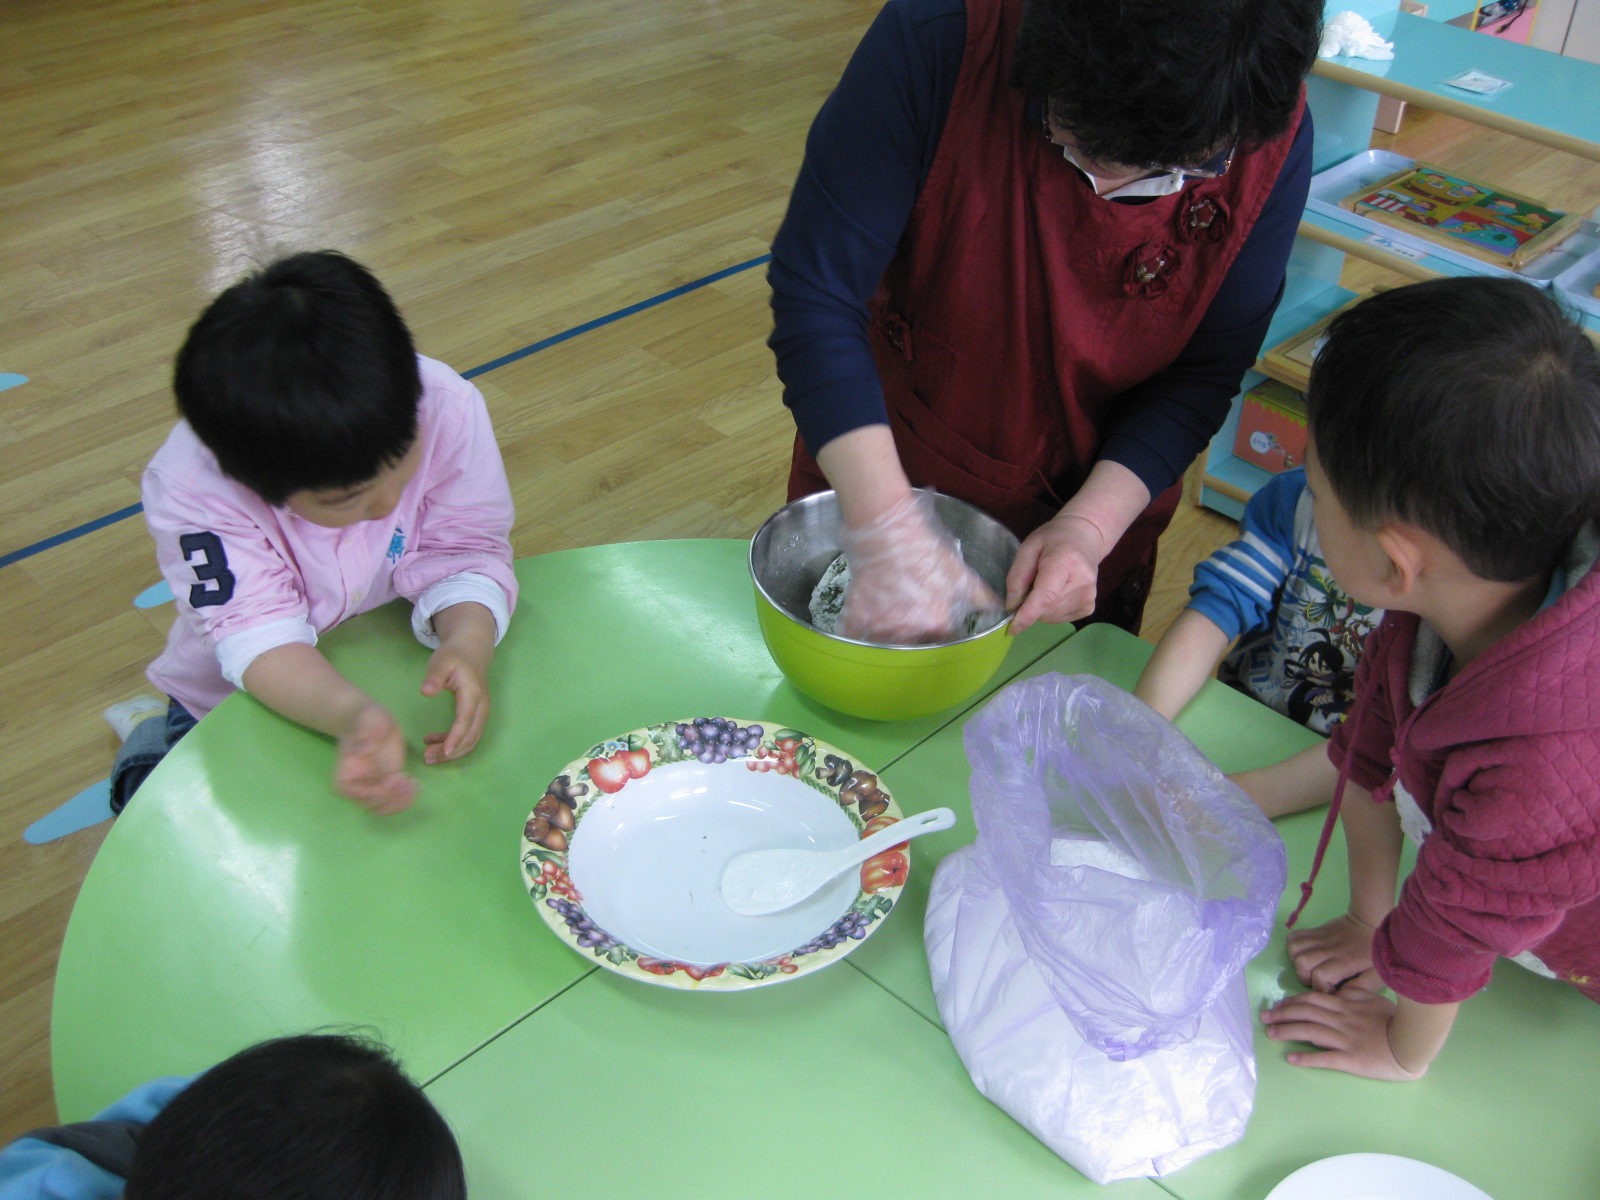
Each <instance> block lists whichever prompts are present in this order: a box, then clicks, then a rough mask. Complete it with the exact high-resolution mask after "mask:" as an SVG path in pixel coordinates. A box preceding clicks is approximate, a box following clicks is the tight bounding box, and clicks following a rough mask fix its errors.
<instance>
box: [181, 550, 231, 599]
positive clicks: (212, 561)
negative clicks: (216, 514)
mask: <svg viewBox="0 0 1600 1200" xmlns="http://www.w3.org/2000/svg"><path fill="white" fill-rule="evenodd" d="M178 548H179V549H180V550H182V551H183V558H184V561H185V562H187V563H188V564H189V565H190V566H191V567H193V568H194V577H195V578H196V579H198V580H199V581H200V582H199V583H196V584H193V585H192V586H191V587H190V588H189V604H190V606H191V607H194V608H207V607H210V606H211V605H214V604H226V603H227V602H228V601H229V600H232V599H233V572H232V571H230V570H228V555H227V552H226V551H224V550H223V548H222V539H221V538H219V537H218V536H217V535H216V534H214V533H209V532H208V533H186V534H184V535H183V536H182V537H180V538H179V539H178ZM196 554H198V555H200V561H199V562H195V561H194V556H195V555H196ZM213 585H215V586H213Z"/></svg>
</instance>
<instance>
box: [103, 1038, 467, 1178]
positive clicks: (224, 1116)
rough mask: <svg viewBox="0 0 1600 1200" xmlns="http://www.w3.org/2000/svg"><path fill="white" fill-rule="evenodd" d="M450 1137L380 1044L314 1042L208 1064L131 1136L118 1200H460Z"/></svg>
mask: <svg viewBox="0 0 1600 1200" xmlns="http://www.w3.org/2000/svg"><path fill="white" fill-rule="evenodd" d="M466 1194H467V1185H466V1175H465V1171H464V1169H463V1167H462V1163H461V1152H460V1150H459V1148H458V1147H457V1146H456V1140H455V1137H454V1135H453V1134H452V1133H451V1132H450V1127H449V1126H448V1125H447V1124H445V1120H444V1118H443V1117H442V1116H440V1115H439V1112H438V1110H437V1109H435V1108H434V1107H433V1105H432V1103H431V1102H429V1100H428V1098H427V1097H426V1096H424V1095H423V1093H422V1089H421V1088H419V1087H418V1086H417V1085H416V1084H414V1083H413V1082H411V1080H410V1079H408V1078H407V1077H406V1076H405V1074H404V1072H402V1071H401V1070H400V1067H399V1066H398V1065H397V1064H396V1063H395V1061H394V1059H393V1057H392V1056H391V1055H390V1054H389V1052H388V1051H387V1050H386V1049H385V1048H384V1047H383V1046H382V1045H380V1044H378V1043H376V1042H371V1041H368V1040H365V1039H363V1038H359V1037H355V1036H352V1035H349V1034H327V1033H314V1034H302V1035H299V1036H297V1037H286V1038H279V1039H277V1040H274V1041H269V1042H261V1043H259V1044H257V1045H254V1046H251V1047H250V1048H249V1049H247V1050H242V1051H240V1052H239V1053H238V1054H235V1055H234V1056H233V1057H232V1058H230V1059H228V1060H227V1061H225V1062H222V1063H219V1064H218V1065H217V1066H215V1067H212V1068H211V1070H209V1071H207V1072H206V1073H205V1074H203V1075H201V1076H200V1077H199V1078H198V1079H196V1080H195V1081H194V1082H193V1083H191V1084H190V1085H189V1086H188V1087H186V1088H184V1090H183V1091H181V1092H179V1093H178V1094H177V1095H176V1096H174V1097H173V1098H172V1101H171V1102H170V1103H169V1104H168V1105H167V1106H166V1108H164V1109H162V1110H161V1112H159V1113H157V1114H156V1116H155V1118H154V1119H153V1120H152V1121H151V1122H150V1124H149V1125H147V1126H146V1127H145V1129H144V1131H143V1132H142V1133H141V1134H140V1135H139V1139H138V1143H137V1146H136V1149H135V1150H134V1158H133V1168H132V1170H131V1171H130V1173H129V1176H128V1186H127V1190H126V1192H125V1193H124V1200H285V1198H290V1197H292V1198H293V1200H324V1198H325V1200H465V1197H466Z"/></svg>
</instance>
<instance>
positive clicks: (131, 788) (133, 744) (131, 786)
mask: <svg viewBox="0 0 1600 1200" xmlns="http://www.w3.org/2000/svg"><path fill="white" fill-rule="evenodd" d="M196 724H198V722H197V721H196V719H195V717H194V716H193V715H192V714H191V713H190V712H189V710H188V709H187V708H185V707H184V706H183V705H181V704H179V703H178V702H177V701H176V700H168V701H167V715H166V717H165V719H162V718H160V717H146V718H145V719H144V720H143V721H140V722H139V723H138V724H137V725H135V726H134V727H133V732H132V733H130V734H129V735H128V740H127V741H125V742H123V743H122V749H120V750H118V751H117V761H116V762H115V763H113V764H112V766H111V811H112V812H114V813H120V812H121V811H122V810H123V808H125V807H126V806H127V803H128V800H129V799H130V798H131V797H132V796H133V793H134V792H136V791H138V790H139V785H140V784H141V783H143V782H144V781H145V776H147V775H149V774H150V772H151V771H154V770H155V769H156V764H157V763H158V762H160V761H161V760H162V759H163V758H165V757H166V756H167V751H168V750H171V749H172V748H173V747H174V746H176V745H177V744H178V739H179V738H181V737H182V736H183V735H184V734H186V733H188V732H189V730H191V729H193V728H194V727H195V725H196Z"/></svg>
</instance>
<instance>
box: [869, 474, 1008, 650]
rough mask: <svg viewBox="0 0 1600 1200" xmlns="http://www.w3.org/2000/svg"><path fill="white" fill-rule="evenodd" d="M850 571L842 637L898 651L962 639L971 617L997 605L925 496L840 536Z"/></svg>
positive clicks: (909, 497)
mask: <svg viewBox="0 0 1600 1200" xmlns="http://www.w3.org/2000/svg"><path fill="white" fill-rule="evenodd" d="M842 541H843V545H844V552H845V558H846V560H847V561H848V562H849V564H850V586H849V588H848V589H847V590H846V591H845V595H844V611H843V612H842V613H841V614H840V621H839V632H840V633H842V634H844V636H845V637H851V638H859V639H860V640H862V641H870V642H887V643H894V644H900V645H907V644H916V643H921V642H944V641H949V640H950V639H951V638H953V637H959V636H961V632H962V626H963V624H964V622H965V621H966V618H967V616H968V615H969V614H971V613H973V612H977V611H981V610H983V609H993V610H995V611H996V612H998V611H999V608H1000V598H999V597H998V596H996V595H995V594H994V592H993V591H991V590H990V588H989V586H988V585H987V584H985V583H984V582H983V580H982V579H980V578H978V575H977V573H976V572H975V571H973V569H972V568H971V567H969V566H967V564H966V563H965V562H964V561H963V560H962V558H961V551H960V547H959V546H958V545H957V544H956V540H955V538H954V537H952V536H951V534H950V531H949V530H947V529H945V528H944V526H943V525H941V524H940V523H939V518H938V516H937V515H936V513H935V512H934V507H933V504H932V502H931V500H930V499H929V498H928V497H927V496H917V495H907V496H906V497H905V498H904V499H903V500H901V501H900V502H899V503H897V504H894V505H893V506H891V507H890V508H889V509H887V510H886V511H885V512H883V513H881V514H880V515H878V516H877V517H876V518H875V519H874V520H873V521H872V522H871V523H870V524H867V525H864V526H861V527H858V528H853V529H852V528H849V527H848V526H847V527H846V528H845V529H844V531H843V533H842Z"/></svg>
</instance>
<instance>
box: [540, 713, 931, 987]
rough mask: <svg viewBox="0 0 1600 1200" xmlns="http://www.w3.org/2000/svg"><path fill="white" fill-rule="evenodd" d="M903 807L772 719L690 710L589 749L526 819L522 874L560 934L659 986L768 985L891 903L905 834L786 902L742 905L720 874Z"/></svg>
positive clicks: (840, 845) (844, 762) (892, 816)
mask: <svg viewBox="0 0 1600 1200" xmlns="http://www.w3.org/2000/svg"><path fill="white" fill-rule="evenodd" d="M899 819H900V809H899V807H898V806H897V805H896V804H895V803H894V798H893V797H892V796H890V795H889V793H888V791H887V790H885V789H884V788H883V787H882V786H881V785H880V783H879V780H878V777H877V775H876V774H874V773H873V772H871V771H869V770H867V769H865V768H863V767H861V766H860V764H859V763H858V762H855V761H852V760H851V759H850V758H849V757H848V756H847V755H845V754H844V752H843V751H841V750H838V749H836V748H835V747H833V746H829V745H827V744H826V743H824V742H819V741H817V739H816V738H814V737H812V736H810V735H809V734H805V733H801V732H800V731H798V730H794V729H788V728H784V727H781V726H779V727H776V728H775V727H774V726H773V724H772V723H771V722H762V721H742V720H737V719H734V718H731V717H696V718H693V719H692V720H688V721H677V722H674V721H668V722H665V723H663V724H660V725H651V726H649V727H647V728H645V729H636V730H633V731H632V732H631V733H626V734H623V735H621V736H620V737H615V738H608V739H607V740H606V741H604V742H600V743H597V744H596V745H594V746H591V747H590V748H589V750H588V751H587V753H585V754H584V755H583V756H582V757H581V758H578V759H575V760H574V761H573V762H571V763H569V764H568V766H567V768H566V770H565V771H563V772H562V773H561V774H560V775H558V776H556V777H555V779H553V780H552V781H551V782H550V786H549V788H547V789H546V791H545V794H544V795H543V796H542V797H541V798H540V800H539V803H538V805H537V806H536V807H535V808H534V811H533V812H532V813H530V814H529V815H528V820H527V822H526V823H525V824H524V826H523V831H522V850H521V860H522V873H523V883H524V885H525V886H526V887H527V889H528V894H529V897H530V898H531V899H532V900H533V902H534V904H535V906H536V908H537V910H538V912H539V915H540V916H541V917H542V918H543V919H544V922H545V924H546V925H548V926H549V927H550V928H551V929H552V930H553V931H554V932H555V933H556V934H557V936H559V937H561V938H562V939H563V940H564V941H566V942H567V943H568V944H569V945H570V946H572V948H573V949H574V950H576V951H578V952H579V953H580V954H583V955H585V956H592V957H593V958H594V959H595V960H597V961H598V962H599V963H600V965H602V966H604V967H606V968H607V969H608V970H612V971H616V972H618V973H619V974H622V975H626V976H628V977H629V978H631V979H636V980H639V981H641V982H645V983H654V984H660V985H662V986H665V987H678V988H704V989H707V990H729V989H736V988H747V987H760V986H764V985H766V984H770V983H779V982H781V981H783V980H785V979H792V978H795V977H796V976H798V975H802V974H805V973H806V972H808V971H813V970H816V969H818V968H819V967H823V966H826V965H827V964H829V963H831V962H837V961H838V960H839V959H840V958H842V957H844V956H845V955H846V954H848V953H849V952H850V951H851V950H853V949H854V948H855V947H856V946H857V945H858V944H859V943H860V942H861V941H862V939H864V938H865V937H867V936H868V935H869V934H871V933H872V932H873V930H875V929H876V928H877V927H878V925H879V923H881V921H882V919H883V918H884V917H885V916H886V915H887V914H888V913H889V911H890V910H891V909H892V908H893V907H894V902H895V900H896V898H897V897H898V896H899V894H900V889H901V887H902V886H903V885H904V883H905V880H906V875H907V873H908V872H909V871H910V868H911V858H910V850H909V848H908V847H907V846H906V845H905V844H904V843H902V844H901V845H899V846H896V847H893V848H892V849H889V850H885V851H883V852H881V853H879V854H877V855H874V856H873V857H872V858H871V859H869V860H868V861H867V862H866V863H864V864H862V866H861V867H860V868H859V869H858V870H851V871H848V872H846V873H845V874H843V875H842V876H840V877H839V878H838V879H836V880H834V881H832V882H831V883H830V884H828V885H827V886H826V887H824V888H823V889H822V890H820V891H819V892H817V893H816V894H815V895H814V896H812V897H810V898H809V899H807V900H805V901H802V902H801V903H800V904H797V905H795V906H794V907H793V908H789V909H785V910H783V911H782V912H778V913H769V914H767V915H765V916H759V917H750V916H740V915H739V914H738V913H735V912H734V911H733V910H732V909H730V908H729V907H728V906H727V904H726V903H725V902H724V901H723V899H722V892H721V882H722V872H723V869H724V868H725V867H726V866H727V864H728V861H729V860H730V859H731V858H733V857H734V856H735V855H737V854H743V853H744V852H745V851H747V850H778V849H795V848H808V849H817V850H840V849H844V848H845V847H847V846H849V845H851V844H852V843H853V842H855V841H856V840H857V839H859V838H862V837H865V836H867V835H868V834H871V833H875V832H876V831H877V830H879V829H880V828H883V827H885V826H887V825H892V824H894V823H895V822H896V821H898V820H899Z"/></svg>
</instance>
